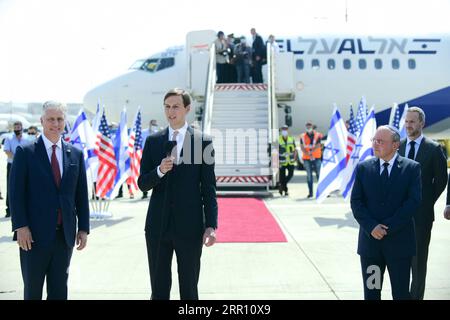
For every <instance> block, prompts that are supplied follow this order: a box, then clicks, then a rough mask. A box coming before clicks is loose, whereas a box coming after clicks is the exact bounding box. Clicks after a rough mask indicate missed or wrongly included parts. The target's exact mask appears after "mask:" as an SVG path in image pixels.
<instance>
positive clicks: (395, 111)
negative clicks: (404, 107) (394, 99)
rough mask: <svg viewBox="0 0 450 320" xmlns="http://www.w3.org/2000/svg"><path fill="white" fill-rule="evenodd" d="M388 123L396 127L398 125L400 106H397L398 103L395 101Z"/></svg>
mask: <svg viewBox="0 0 450 320" xmlns="http://www.w3.org/2000/svg"><path fill="white" fill-rule="evenodd" d="M390 125H391V126H393V127H394V128H397V129H398V128H399V127H400V108H399V107H398V105H397V104H396V103H395V104H394V106H393V107H392V109H391V123H390Z"/></svg>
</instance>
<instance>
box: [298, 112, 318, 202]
mask: <svg viewBox="0 0 450 320" xmlns="http://www.w3.org/2000/svg"><path fill="white" fill-rule="evenodd" d="M322 138H323V135H322V134H321V133H320V132H318V131H315V130H314V129H313V124H312V122H311V121H308V122H307V123H306V132H304V133H302V134H301V135H300V148H301V149H302V153H303V154H302V159H303V166H304V167H305V170H306V181H307V183H308V191H309V193H308V198H312V197H313V176H312V170H314V172H315V173H316V178H317V181H319V174H320V165H321V159H322V144H321V140H322Z"/></svg>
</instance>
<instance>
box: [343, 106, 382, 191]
mask: <svg viewBox="0 0 450 320" xmlns="http://www.w3.org/2000/svg"><path fill="white" fill-rule="evenodd" d="M376 130H377V122H376V120H375V111H374V108H373V107H372V108H371V109H370V112H369V116H368V117H367V119H366V121H365V122H364V126H363V128H362V130H361V133H360V135H359V137H358V140H357V141H356V144H355V148H354V149H353V152H352V155H351V156H350V159H349V161H348V163H347V167H346V168H345V170H344V172H343V179H342V185H341V192H342V195H343V196H344V199H348V198H349V197H350V194H351V191H352V188H353V183H354V182H355V175H356V166H357V165H358V163H359V162H362V161H364V160H366V159H369V158H372V157H373V154H374V153H373V148H372V138H373V137H374V136H375V132H376Z"/></svg>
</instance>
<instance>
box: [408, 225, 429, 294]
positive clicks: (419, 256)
mask: <svg viewBox="0 0 450 320" xmlns="http://www.w3.org/2000/svg"><path fill="white" fill-rule="evenodd" d="M414 226H415V231H416V247H417V249H416V250H417V251H416V256H414V257H413V259H412V281H411V298H412V299H414V300H423V297H424V294H425V282H426V277H427V261H428V246H429V245H430V238H431V229H432V228H433V222H429V223H422V224H420V223H419V224H418V223H415V224H414Z"/></svg>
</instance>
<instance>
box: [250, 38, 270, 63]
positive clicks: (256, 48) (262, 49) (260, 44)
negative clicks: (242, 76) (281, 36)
mask: <svg viewBox="0 0 450 320" xmlns="http://www.w3.org/2000/svg"><path fill="white" fill-rule="evenodd" d="M252 55H253V60H255V59H256V56H259V57H260V58H261V59H265V58H266V55H267V54H266V46H265V45H264V41H263V39H262V38H261V36H260V35H259V34H256V36H255V40H253V43H252Z"/></svg>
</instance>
